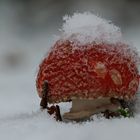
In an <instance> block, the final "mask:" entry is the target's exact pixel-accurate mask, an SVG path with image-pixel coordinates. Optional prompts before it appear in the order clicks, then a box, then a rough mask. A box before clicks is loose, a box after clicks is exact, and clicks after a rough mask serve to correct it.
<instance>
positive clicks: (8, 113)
mask: <svg viewBox="0 0 140 140" xmlns="http://www.w3.org/2000/svg"><path fill="white" fill-rule="evenodd" d="M133 31H134V30H133ZM132 33H133V34H131V35H130V36H129V34H130V32H129V33H128V36H127V37H128V39H129V38H131V39H132V41H133V42H134V45H136V47H137V48H138V47H139V46H138V45H140V40H139V36H140V32H138V30H135V32H132ZM46 38H47V36H46V37H44V38H43V39H42V38H41V39H34V40H31V41H29V42H28V43H27V42H26V43H25V41H24V40H20V39H17V38H13V39H12V41H11V42H14V41H15V42H16V43H17V46H18V45H19V44H22V45H23V44H24V45H25V47H21V48H20V47H17V48H20V49H17V48H16V46H14V45H13V48H12V47H11V43H10V41H9V43H8V44H7V43H6V41H5V40H3V39H1V42H0V45H1V46H0V51H1V52H0V140H59V139H60V140H132V139H133V140H139V137H140V112H139V111H138V113H137V114H136V116H135V117H134V118H122V119H110V120H107V119H104V118H97V117H94V120H93V121H87V122H83V123H74V122H69V123H64V122H56V121H55V120H54V119H53V118H52V117H50V116H49V115H48V114H47V112H46V110H44V111H41V110H40V107H39V103H40V99H39V97H38V95H37V92H36V87H35V78H36V74H37V68H38V65H39V63H40V61H41V59H42V57H43V55H44V54H45V53H46V52H47V50H48V47H49V46H50V44H49V43H48V42H49V38H47V39H46ZM3 46H4V47H3ZM9 46H10V47H9ZM13 49H14V50H16V51H14V52H17V54H18V53H20V52H22V54H23V56H17V57H19V62H17V63H18V65H17V67H16V65H15V66H14V67H10V66H9V63H10V61H9V60H7V59H6V58H5V59H4V58H3V57H2V56H3V54H12V53H13V51H12V50H13ZM138 49H139V50H140V47H139V48H138ZM20 57H22V58H23V59H22V60H23V61H22V60H20ZM69 106H70V104H69V103H62V104H60V108H61V111H62V114H63V112H65V111H66V110H68V108H69Z"/></svg>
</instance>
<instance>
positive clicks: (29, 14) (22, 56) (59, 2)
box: [0, 0, 140, 118]
mask: <svg viewBox="0 0 140 140" xmlns="http://www.w3.org/2000/svg"><path fill="white" fill-rule="evenodd" d="M85 11H91V12H93V13H95V14H97V15H99V16H101V17H104V18H106V19H108V20H111V21H112V22H113V23H114V24H115V25H117V26H119V27H121V29H122V32H123V35H124V36H125V38H126V39H127V40H128V41H130V42H132V43H133V44H134V46H135V47H136V48H138V50H140V39H139V38H140V16H139V14H140V1H139V0H0V112H1V114H2V115H1V116H0V118H1V117H4V116H7V115H12V114H18V113H20V112H22V113H24V112H27V111H29V112H30V111H31V110H34V109H35V108H39V98H38V96H37V94H36V88H35V78H36V74H37V70H38V65H39V63H40V62H41V60H42V58H43V56H44V55H45V54H46V52H47V50H48V48H49V47H50V46H51V44H52V41H53V36H54V35H55V34H56V35H57V34H58V31H59V29H60V28H61V25H62V17H63V16H64V15H66V14H68V15H71V14H73V13H74V12H85Z"/></svg>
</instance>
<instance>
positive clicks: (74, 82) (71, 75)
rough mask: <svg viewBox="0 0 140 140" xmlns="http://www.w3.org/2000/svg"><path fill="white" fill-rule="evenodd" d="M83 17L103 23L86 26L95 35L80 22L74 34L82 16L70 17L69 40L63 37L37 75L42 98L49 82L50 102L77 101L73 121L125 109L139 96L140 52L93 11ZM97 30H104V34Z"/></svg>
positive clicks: (73, 111) (72, 111)
mask: <svg viewBox="0 0 140 140" xmlns="http://www.w3.org/2000/svg"><path fill="white" fill-rule="evenodd" d="M80 16H82V14H81V15H80ZM83 16H87V17H91V18H93V21H95V19H96V20H97V21H98V22H97V23H92V24H93V25H92V24H91V25H90V26H89V25H86V23H84V24H83V27H84V28H85V29H88V31H89V32H87V30H86V32H85V30H84V29H83V28H82V27H80V28H82V30H80V29H79V26H78V27H77V24H75V25H76V28H75V26H74V29H77V28H78V29H77V30H72V28H71V26H70V23H71V24H73V21H75V17H77V15H76V14H75V15H73V17H71V18H67V20H66V23H67V24H66V25H64V28H65V30H64V33H63V34H65V35H66V36H65V37H61V39H59V40H58V41H57V42H56V43H55V45H54V46H53V47H52V49H51V51H50V53H49V54H48V56H46V57H45V58H44V60H43V61H42V63H41V64H40V69H39V73H38V77H37V90H38V93H39V96H40V97H41V98H42V91H43V88H42V87H43V84H44V82H45V81H47V82H48V93H46V94H47V101H48V102H49V103H58V102H62V101H64V102H66V101H70V100H72V109H71V110H70V112H69V113H66V114H65V115H64V118H66V119H72V120H75V119H82V118H87V117H89V116H91V115H93V114H94V113H98V112H102V111H106V110H109V111H112V110H113V111H114V110H115V111H117V110H118V109H119V108H121V104H120V100H124V101H132V100H133V99H134V98H135V94H136V91H137V89H138V85H139V76H138V69H137V61H138V56H137V53H136V51H135V50H133V49H132V48H131V47H130V46H129V45H128V44H127V43H125V42H123V41H122V39H119V40H118V38H119V36H120V31H119V28H117V27H116V26H114V25H112V24H110V23H109V22H108V21H106V20H102V19H100V18H99V17H96V16H94V15H93V16H92V14H90V13H84V14H83ZM91 18H89V19H90V20H91ZM87 19H88V18H87ZM77 20H78V19H77ZM85 25H86V26H85ZM68 27H69V28H70V29H71V31H70V32H69V30H67V29H68ZM106 28H107V29H106ZM90 29H91V30H90ZM97 29H98V30H97ZM101 29H102V32H101ZM83 30H84V31H83ZM93 31H96V32H97V33H98V32H99V33H98V36H95V34H93V33H92V32H93ZM105 31H107V32H105ZM112 34H113V35H115V37H114V38H116V39H114V38H113V37H112ZM81 38H82V40H81ZM83 40H84V41H83ZM112 40H113V41H112ZM112 98H113V99H117V101H118V102H117V104H116V103H112V102H111V99H112ZM112 106H113V107H112ZM76 108H77V109H76Z"/></svg>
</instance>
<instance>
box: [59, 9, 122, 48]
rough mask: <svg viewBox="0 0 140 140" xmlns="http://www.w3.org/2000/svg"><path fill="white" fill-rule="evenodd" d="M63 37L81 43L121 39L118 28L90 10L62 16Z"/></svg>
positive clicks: (110, 41)
mask: <svg viewBox="0 0 140 140" xmlns="http://www.w3.org/2000/svg"><path fill="white" fill-rule="evenodd" d="M63 20H64V24H63V26H62V29H61V31H62V34H63V37H62V38H63V39H69V40H70V41H74V42H75V41H76V42H77V43H80V44H82V45H84V44H89V43H92V42H96V43H101V42H107V43H111V44H112V43H118V42H121V41H122V35H121V31H120V28H119V27H117V26H115V25H114V24H112V23H111V22H110V21H107V20H105V19H102V18H100V17H98V16H96V15H94V14H92V13H90V12H85V13H75V14H73V15H72V16H65V17H64V18H63Z"/></svg>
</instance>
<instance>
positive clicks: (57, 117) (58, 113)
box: [56, 105, 62, 121]
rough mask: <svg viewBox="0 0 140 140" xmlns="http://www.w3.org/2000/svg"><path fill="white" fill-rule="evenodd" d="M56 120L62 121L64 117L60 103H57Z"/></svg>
mask: <svg viewBox="0 0 140 140" xmlns="http://www.w3.org/2000/svg"><path fill="white" fill-rule="evenodd" d="M56 120H57V121H62V117H61V114H60V108H59V106H58V105H56Z"/></svg>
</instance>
